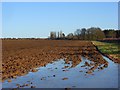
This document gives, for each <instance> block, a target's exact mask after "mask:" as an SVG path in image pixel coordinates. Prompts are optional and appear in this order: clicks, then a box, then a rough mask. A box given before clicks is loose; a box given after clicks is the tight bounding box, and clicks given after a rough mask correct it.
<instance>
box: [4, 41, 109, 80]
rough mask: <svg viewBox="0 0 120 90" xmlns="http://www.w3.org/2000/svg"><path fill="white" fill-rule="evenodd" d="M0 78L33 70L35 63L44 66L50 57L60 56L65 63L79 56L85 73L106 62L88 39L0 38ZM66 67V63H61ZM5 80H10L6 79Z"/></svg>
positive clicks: (78, 61)
mask: <svg viewBox="0 0 120 90" xmlns="http://www.w3.org/2000/svg"><path fill="white" fill-rule="evenodd" d="M2 53H3V54H2V55H3V56H2V80H3V81H4V80H6V79H8V78H16V77H17V76H23V75H25V74H27V73H28V72H30V71H32V72H36V71H37V69H35V68H37V67H43V66H46V65H47V64H48V63H52V62H53V61H56V60H59V59H64V61H65V63H66V64H70V62H69V61H72V66H71V67H75V66H77V65H78V64H79V63H80V62H82V60H81V57H85V58H87V59H88V60H90V61H92V63H88V62H87V61H86V62H85V63H84V65H83V66H81V67H84V66H88V67H89V69H88V70H87V71H86V73H87V74H91V73H92V72H93V71H94V70H96V69H100V70H102V69H104V68H106V67H108V62H107V61H106V60H105V59H103V57H102V55H101V54H100V53H99V52H98V51H97V49H96V47H94V45H93V44H92V42H90V41H79V40H75V41H72V40H3V41H2ZM65 68H67V66H66V67H65ZM8 82H11V81H10V80H8Z"/></svg>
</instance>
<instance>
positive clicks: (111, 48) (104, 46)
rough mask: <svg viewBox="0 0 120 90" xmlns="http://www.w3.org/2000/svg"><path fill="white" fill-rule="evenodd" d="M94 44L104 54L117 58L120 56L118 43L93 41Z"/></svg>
mask: <svg viewBox="0 0 120 90" xmlns="http://www.w3.org/2000/svg"><path fill="white" fill-rule="evenodd" d="M92 42H93V44H94V45H96V46H97V47H98V49H99V50H100V51H101V52H102V53H104V54H114V55H117V56H119V55H118V54H120V50H119V47H120V45H118V44H116V43H105V42H98V41H92ZM119 57H120V56H119Z"/></svg>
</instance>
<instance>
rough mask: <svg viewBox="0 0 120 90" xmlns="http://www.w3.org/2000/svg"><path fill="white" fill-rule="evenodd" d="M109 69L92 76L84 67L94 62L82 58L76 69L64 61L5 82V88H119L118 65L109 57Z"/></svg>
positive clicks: (70, 63)
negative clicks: (86, 63)
mask: <svg viewBox="0 0 120 90" xmlns="http://www.w3.org/2000/svg"><path fill="white" fill-rule="evenodd" d="M103 58H104V59H105V60H106V61H108V63H109V64H108V67H107V68H104V69H101V70H100V69H96V70H95V71H94V72H92V73H91V74H88V73H86V72H87V70H88V69H89V67H86V66H84V63H85V62H88V63H92V61H90V60H88V59H86V58H85V57H82V62H80V63H79V64H78V65H76V66H75V67H72V61H69V64H66V63H65V61H64V60H63V59H60V60H58V61H54V62H53V63H49V64H47V65H46V66H45V67H40V68H37V69H38V71H37V72H29V73H28V74H27V75H25V76H20V77H17V79H12V82H7V80H5V81H4V82H3V83H2V87H3V88H17V87H20V88H31V86H32V87H35V88H118V64H115V63H113V62H112V61H111V60H109V59H108V58H107V57H104V56H103Z"/></svg>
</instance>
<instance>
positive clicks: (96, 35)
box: [49, 27, 120, 40]
mask: <svg viewBox="0 0 120 90" xmlns="http://www.w3.org/2000/svg"><path fill="white" fill-rule="evenodd" d="M104 38H120V30H114V29H105V30H102V29H101V28H99V27H91V28H87V29H86V28H82V29H76V31H74V33H69V34H68V35H65V34H64V33H63V32H62V31H60V32H55V31H52V32H50V36H49V39H68V40H102V39H104Z"/></svg>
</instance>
